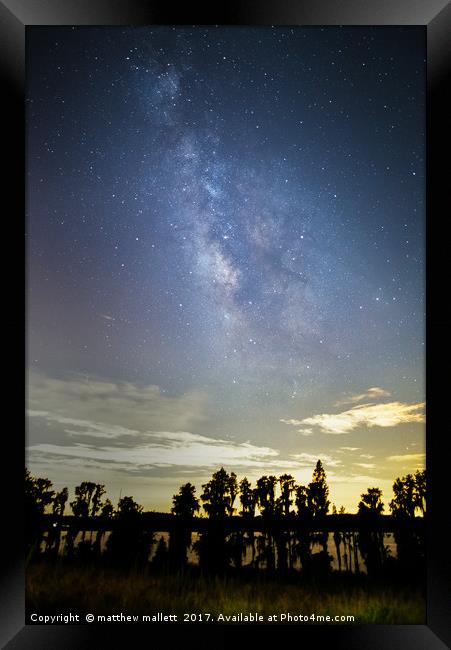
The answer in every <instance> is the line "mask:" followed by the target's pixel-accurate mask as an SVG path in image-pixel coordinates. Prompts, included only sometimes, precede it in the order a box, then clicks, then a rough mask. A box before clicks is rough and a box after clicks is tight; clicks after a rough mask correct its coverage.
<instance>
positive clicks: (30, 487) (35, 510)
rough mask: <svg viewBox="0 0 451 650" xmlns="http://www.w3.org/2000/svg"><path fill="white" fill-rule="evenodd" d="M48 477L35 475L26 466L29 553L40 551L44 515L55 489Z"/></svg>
mask: <svg viewBox="0 0 451 650" xmlns="http://www.w3.org/2000/svg"><path fill="white" fill-rule="evenodd" d="M51 488H52V482H51V481H50V480H49V479H47V478H36V477H34V476H33V475H32V474H31V473H30V472H29V470H28V469H27V468H25V494H24V502H25V503H24V505H25V548H26V551H27V553H32V552H38V553H39V545H40V542H41V540H42V536H43V533H44V521H43V516H44V513H45V510H46V508H47V507H48V506H50V504H51V503H52V500H53V497H54V494H55V492H54V490H52V489H51Z"/></svg>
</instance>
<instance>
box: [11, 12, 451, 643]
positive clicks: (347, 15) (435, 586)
mask: <svg viewBox="0 0 451 650" xmlns="http://www.w3.org/2000/svg"><path fill="white" fill-rule="evenodd" d="M152 24H176V25H184V24H188V25H207V24H220V25H421V26H424V27H425V37H426V38H427V78H428V89H427V90H428V103H427V300H426V305H427V390H426V399H427V407H428V409H427V445H426V450H427V470H428V514H427V556H428V579H427V580H428V586H427V624H426V625H418V626H416V625H404V626H397V625H393V626H385V625H383V626H372V625H365V626H329V627H327V626H307V625H305V626H297V627H296V628H295V634H296V638H297V641H298V645H304V646H305V645H307V644H309V643H310V641H309V639H312V642H311V643H315V645H316V646H318V645H319V646H320V647H321V646H322V645H323V644H324V645H326V644H331V645H332V646H333V647H334V648H346V649H347V650H352V649H354V648H356V649H357V648H358V649H359V650H360V649H361V648H367V649H368V650H372V649H373V648H374V649H376V648H377V649H378V650H379V649H380V648H384V649H385V650H390V649H391V648H393V649H394V648H409V649H411V650H416V649H422V650H423V649H424V650H426V649H427V650H436V649H437V650H440V649H442V648H446V647H449V646H451V632H450V624H449V621H450V620H451V616H450V610H449V600H448V599H449V584H450V582H449V576H450V560H449V555H450V554H449V553H448V557H447V558H443V556H441V555H440V554H438V553H436V552H435V550H436V548H437V545H438V544H439V543H441V544H443V539H444V538H445V539H446V537H444V536H446V535H447V531H446V521H447V519H449V512H448V510H447V508H449V505H448V504H447V503H446V502H445V501H446V500H447V499H445V496H444V495H443V484H444V483H445V481H446V477H447V476H448V475H449V471H448V472H447V471H446V470H447V463H448V460H447V457H446V454H443V453H442V444H443V437H442V438H441V437H440V435H441V430H440V429H441V416H442V415H443V413H444V409H443V405H444V404H446V398H447V394H446V392H445V391H446V390H447V387H446V383H447V382H446V381H442V380H441V379H440V378H439V377H438V374H437V372H438V368H439V367H440V365H443V361H444V359H443V354H444V352H445V350H446V341H447V338H448V337H449V325H450V322H449V318H448V317H447V316H446V314H445V311H444V308H443V307H442V304H443V299H442V288H443V278H444V277H446V274H445V271H446V260H447V248H448V246H447V242H446V238H444V237H441V236H440V232H441V226H440V220H441V219H443V217H446V211H445V206H446V205H447V201H446V198H447V183H449V179H448V178H447V165H446V164H443V163H442V162H441V161H442V157H443V159H445V156H448V157H449V151H450V147H449V144H450V138H449V126H448V123H447V121H448V119H449V115H451V105H450V104H451V102H450V98H449V94H447V93H446V86H447V82H448V79H449V76H448V72H449V69H450V67H451V38H450V35H451V3H449V2H446V1H444V0H428V1H427V2H425V1H424V0H342V1H341V2H337V1H336V0H323V1H321V2H319V1H316V2H315V0H309V1H302V0H278V1H277V2H275V1H271V0H261V1H256V0H241V1H240V0H228V1H224V2H216V3H211V5H210V6H209V7H207V8H205V7H201V6H200V5H195V4H192V3H189V4H186V5H185V6H183V5H182V6H181V7H180V8H179V7H177V8H176V5H175V3H174V4H172V3H171V2H168V1H167V0H166V1H162V0H155V1H153V0H3V1H2V2H0V52H1V56H0V66H1V70H2V78H3V85H2V88H3V91H4V92H3V106H4V108H6V115H5V122H4V125H5V127H6V128H5V130H7V131H8V132H9V133H11V134H12V136H13V137H12V138H11V144H10V145H8V147H6V146H4V154H5V159H6V161H7V169H6V175H5V176H4V180H5V185H4V187H5V188H6V189H5V194H6V193H9V194H11V196H12V198H13V210H14V212H17V218H16V220H14V223H15V224H16V225H17V227H18V230H20V229H21V226H20V225H19V224H21V223H23V221H22V219H23V214H24V213H25V210H26V205H25V191H24V190H25V187H24V180H23V179H24V178H26V175H25V172H26V169H25V157H24V149H25V135H24V88H25V46H26V38H25V34H26V28H27V26H31V25H152ZM12 188H15V190H14V191H13V190H12ZM19 309H20V307H19ZM15 324H17V323H15ZM15 329H16V330H19V331H20V327H16V328H15ZM447 335H448V337H447ZM20 345H21V344H20V343H19V346H20ZM15 364H16V365H17V360H15ZM436 369H437V370H436ZM5 433H6V432H5ZM5 457H6V456H5ZM23 457H24V438H23V436H21V435H15V432H12V433H11V434H10V440H9V443H8V459H9V461H8V464H9V465H10V467H11V468H12V474H11V479H10V481H9V489H10V490H11V493H14V494H16V495H20V494H22V492H23ZM4 462H5V461H4ZM444 477H445V478H444ZM8 504H11V508H10V511H6V512H5V513H4V517H5V520H6V521H8V522H9V523H8V530H19V531H20V530H21V529H22V526H23V522H22V521H21V516H20V514H21V513H20V512H19V513H18V509H17V501H15V500H14V499H10V500H8ZM8 504H4V505H5V510H6V508H7V507H9V505H8ZM443 513H445V514H443ZM5 541H6V549H5V554H4V556H3V557H4V558H8V562H7V570H5V571H4V572H3V576H2V580H1V585H0V589H1V591H0V606H1V615H0V642H1V644H2V647H6V648H8V649H11V650H12V649H15V648H20V649H22V648H33V650H38V649H39V648H46V649H49V648H65V649H70V648H85V647H96V648H106V647H111V646H113V647H116V645H118V646H119V645H121V646H123V645H125V644H127V645H130V644H131V643H132V641H131V635H132V634H133V635H134V633H135V631H136V630H137V627H138V628H141V630H142V626H136V625H135V626H133V628H132V627H128V626H127V625H122V626H120V625H111V626H106V625H105V626H103V627H100V626H96V625H92V626H90V625H87V624H86V625H80V626H71V625H66V626H64V625H48V626H45V625H42V626H39V625H25V617H24V557H23V553H22V546H21V544H20V540H18V539H16V538H14V534H11V535H8V536H7V539H6V540H5ZM256 629H257V628H255V627H253V628H252V629H251V628H250V627H244V626H242V627H240V628H239V637H238V636H237V635H236V632H237V628H236V627H232V626H223V627H218V626H213V627H211V628H208V627H205V626H204V627H203V628H202V629H199V628H198V627H192V628H190V629H187V627H186V626H185V627H183V628H178V633H180V631H181V632H182V634H183V643H184V647H188V646H189V647H191V645H192V646H193V647H194V646H195V647H196V648H197V649H200V648H204V647H205V648H207V647H208V648H212V647H215V648H219V647H226V646H227V647H230V644H231V642H232V636H233V642H235V638H239V639H240V640H241V641H242V643H243V645H244V643H246V645H249V640H248V639H249V634H252V635H255V633H256ZM289 630H290V632H291V633H292V632H293V628H288V627H283V628H282V627H280V626H266V625H265V626H262V627H261V628H258V636H259V637H265V639H266V642H267V643H268V645H269V644H271V645H274V643H280V642H281V636H282V635H284V634H285V632H286V631H289ZM161 631H162V628H159V634H161ZM173 632H174V633H175V626H174V628H169V627H165V628H163V634H164V638H165V643H166V644H167V645H169V647H171V645H172V644H171V635H172V633H173ZM142 633H143V639H147V642H148V643H149V644H150V643H151V642H152V640H155V635H156V633H157V628H156V626H153V627H149V626H147V627H146V628H145V629H144V631H143V632H142ZM190 633H191V634H190ZM254 638H255V637H254ZM255 643H257V642H256V641H255Z"/></svg>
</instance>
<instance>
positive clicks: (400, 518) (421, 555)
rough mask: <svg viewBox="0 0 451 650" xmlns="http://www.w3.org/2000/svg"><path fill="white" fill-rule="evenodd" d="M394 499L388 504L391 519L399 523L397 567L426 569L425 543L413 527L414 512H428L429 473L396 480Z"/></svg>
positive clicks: (409, 475)
mask: <svg viewBox="0 0 451 650" xmlns="http://www.w3.org/2000/svg"><path fill="white" fill-rule="evenodd" d="M393 495H394V496H393V499H392V500H391V501H390V503H389V508H390V510H391V511H392V515H393V517H394V518H395V520H396V521H397V522H398V526H397V528H396V530H395V533H394V537H395V541H396V546H397V551H398V564H399V566H400V569H401V571H403V572H405V573H406V574H408V573H409V572H410V571H411V570H413V569H414V568H416V569H417V570H422V569H424V559H425V551H424V540H423V536H422V535H421V534H419V533H418V532H417V531H416V530H415V529H414V528H413V527H412V526H411V522H412V521H413V520H414V519H415V511H416V510H421V512H422V513H424V512H425V509H426V507H425V498H426V472H425V471H423V472H421V471H417V472H416V473H415V475H414V476H413V475H412V474H407V475H406V476H403V477H402V478H397V479H395V482H394V483H393Z"/></svg>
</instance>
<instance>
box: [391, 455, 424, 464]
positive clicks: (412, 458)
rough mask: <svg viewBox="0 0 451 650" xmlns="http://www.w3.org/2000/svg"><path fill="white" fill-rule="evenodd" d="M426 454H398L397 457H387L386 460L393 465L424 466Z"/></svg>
mask: <svg viewBox="0 0 451 650" xmlns="http://www.w3.org/2000/svg"><path fill="white" fill-rule="evenodd" d="M425 458H426V454H400V455H398V456H387V460H390V461H393V462H395V463H406V464H409V463H418V464H424V461H425Z"/></svg>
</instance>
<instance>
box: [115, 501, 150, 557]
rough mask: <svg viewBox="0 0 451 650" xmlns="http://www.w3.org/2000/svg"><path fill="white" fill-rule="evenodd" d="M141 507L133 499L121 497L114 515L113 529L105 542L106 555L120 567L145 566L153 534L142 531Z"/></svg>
mask: <svg viewBox="0 0 451 650" xmlns="http://www.w3.org/2000/svg"><path fill="white" fill-rule="evenodd" d="M142 512H143V507H142V506H141V505H139V504H138V503H136V501H135V500H134V499H133V497H129V496H124V497H122V498H121V499H120V500H119V502H118V505H117V509H116V511H115V513H114V527H113V530H112V532H111V535H110V536H109V538H108V541H107V555H108V557H109V559H110V560H111V561H112V562H113V563H114V564H118V565H121V566H131V565H135V566H140V565H143V564H147V562H148V558H149V553H150V549H151V545H152V541H153V534H152V533H150V532H147V531H145V530H143V525H142V523H143V522H142Z"/></svg>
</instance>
